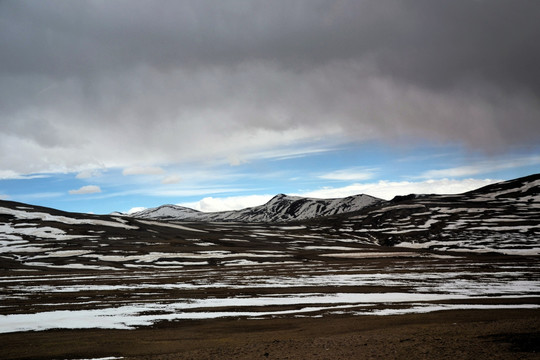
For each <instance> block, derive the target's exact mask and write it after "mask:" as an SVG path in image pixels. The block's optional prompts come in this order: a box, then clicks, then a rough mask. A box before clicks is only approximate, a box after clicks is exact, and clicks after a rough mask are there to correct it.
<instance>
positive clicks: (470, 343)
mask: <svg viewBox="0 0 540 360" xmlns="http://www.w3.org/2000/svg"><path fill="white" fill-rule="evenodd" d="M539 335H540V311H539V310H473V311H471V310H467V311H465V310H461V311H443V312H434V313H429V314H414V315H399V316H344V317H340V316H325V317H322V318H295V319H291V318H281V319H259V320H250V319H240V320H238V319H220V320H204V321H182V322H173V323H170V322H167V323H162V324H160V325H157V326H155V327H152V328H140V329H137V330H49V331H43V332H23V333H8V334H1V335H0V344H1V349H2V350H1V352H2V358H3V359H99V358H120V359H126V360H129V359H134V360H135V359H137V360H143V359H145V360H153V359H165V360H166V359H266V358H267V359H538V358H539V357H540V355H539V353H538V352H539V351H540V345H539V344H540V341H539V340H540V337H539Z"/></svg>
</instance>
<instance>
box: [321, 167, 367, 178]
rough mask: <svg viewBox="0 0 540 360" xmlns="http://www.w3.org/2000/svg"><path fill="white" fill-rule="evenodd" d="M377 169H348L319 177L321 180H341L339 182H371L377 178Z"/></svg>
mask: <svg viewBox="0 0 540 360" xmlns="http://www.w3.org/2000/svg"><path fill="white" fill-rule="evenodd" d="M375 172H376V169H364V168H357V167H353V168H348V169H341V170H336V171H332V172H329V173H326V174H323V175H319V176H318V177H319V178H320V179H325V180H339V181H362V180H369V179H372V178H373V177H374V176H375Z"/></svg>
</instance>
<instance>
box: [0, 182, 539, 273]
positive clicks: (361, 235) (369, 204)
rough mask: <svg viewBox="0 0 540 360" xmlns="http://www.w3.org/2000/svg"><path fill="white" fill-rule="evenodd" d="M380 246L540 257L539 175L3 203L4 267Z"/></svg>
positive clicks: (146, 262)
mask: <svg viewBox="0 0 540 360" xmlns="http://www.w3.org/2000/svg"><path fill="white" fill-rule="evenodd" d="M344 244H346V245H347V246H343V245H344ZM381 245H382V246H400V247H407V248H413V249H418V250H420V251H424V250H437V251H467V252H482V253H485V252H498V253H503V254H513V255H539V254H540V174H535V175H531V176H527V177H523V178H519V179H515V180H510V181H505V182H501V183H497V184H493V185H490V186H486V187H483V188H480V189H477V190H474V191H470V192H467V193H464V194H457V195H414V194H413V195H408V196H398V197H395V198H394V199H392V200H390V201H384V200H381V199H377V198H374V197H371V196H368V195H357V196H350V197H346V198H342V199H310V198H301V197H292V196H286V195H283V194H280V195H277V196H275V197H274V198H272V199H271V200H270V201H269V202H268V203H266V204H264V205H261V206H256V207H252V208H247V209H243V210H238V211H226V212H217V213H203V212H199V211H196V210H193V209H188V208H184V207H179V206H174V205H164V206H160V207H158V208H155V209H147V210H144V211H141V212H138V213H135V214H133V215H132V216H127V215H118V214H116V215H92V214H81V213H68V212H63V211H59V210H55V209H49V208H45V207H39V206H33V205H27V204H23V203H17V202H12V201H0V267H2V266H4V267H6V266H7V267H12V266H22V265H23V264H24V266H30V265H32V266H41V265H40V264H44V263H45V260H46V261H47V263H50V264H53V265H51V266H79V267H81V266H83V267H87V268H92V267H99V266H101V267H111V266H113V265H114V266H120V267H122V266H137V267H139V266H142V267H144V266H150V265H152V266H158V265H159V266H161V265H163V266H165V265H166V264H168V261H169V260H165V259H167V258H177V257H178V258H182V263H185V262H188V263H189V261H191V260H193V259H195V258H199V257H201V255H200V254H201V253H200V251H202V250H204V249H206V247H211V248H212V249H213V250H212V251H210V252H209V254H211V256H210V255H209V256H208V259H209V260H208V261H221V262H223V260H219V259H221V258H222V257H225V256H226V257H232V258H233V260H234V261H252V259H251V258H255V259H259V257H260V256H261V253H258V252H259V251H270V252H273V253H279V254H280V256H279V257H277V258H278V259H281V256H285V255H286V256H289V257H292V258H297V257H298V258H309V259H314V258H317V257H318V256H320V255H321V254H323V252H328V251H330V252H332V250H331V249H335V250H336V251H341V250H343V249H345V248H348V249H349V250H350V251H355V250H356V249H358V248H363V247H366V246H368V247H370V246H376V247H379V246H381ZM108 249H113V250H114V251H113V252H112V253H111V252H108ZM165 249H167V250H166V251H165ZM239 251H240V252H239ZM253 251H255V255H253V254H251V252H253ZM178 252H181V253H183V255H182V254H180V253H178ZM225 252H226V253H227V254H228V255H224V254H225ZM270 252H269V253H268V254H270ZM124 253H125V254H128V255H121V254H124ZM188 253H192V254H191V255H186V254H188ZM319 253H321V254H319ZM92 254H93V255H92ZM246 254H248V255H249V254H251V255H249V256H248V255H246ZM243 256H244V257H245V258H242V257H243ZM325 256H326V255H325ZM335 256H337V255H335ZM346 256H348V255H346ZM270 258H271V257H270ZM38 259H39V260H38ZM96 259H98V260H100V262H99V263H98V262H96ZM233 260H231V261H233ZM178 262H179V263H180V261H178ZM111 264H112V265H111ZM126 264H127V265H126ZM160 264H161V265H160Z"/></svg>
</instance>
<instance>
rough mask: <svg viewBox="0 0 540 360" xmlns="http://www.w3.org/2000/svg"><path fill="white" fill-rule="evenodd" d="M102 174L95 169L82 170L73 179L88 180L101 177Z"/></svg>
mask: <svg viewBox="0 0 540 360" xmlns="http://www.w3.org/2000/svg"><path fill="white" fill-rule="evenodd" d="M101 175H102V172H101V171H100V170H96V169H89V170H83V171H81V172H79V173H78V174H77V175H76V176H75V177H76V178H77V179H89V178H93V177H97V176H101Z"/></svg>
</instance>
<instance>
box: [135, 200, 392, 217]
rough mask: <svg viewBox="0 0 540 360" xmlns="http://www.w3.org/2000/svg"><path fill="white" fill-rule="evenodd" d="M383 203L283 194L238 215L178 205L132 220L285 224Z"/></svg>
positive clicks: (159, 208)
mask: <svg viewBox="0 0 540 360" xmlns="http://www.w3.org/2000/svg"><path fill="white" fill-rule="evenodd" d="M381 201H382V200H381V199H378V198H375V197H373V196H369V195H363V194H362V195H355V196H349V197H346V198H338V199H312V198H303V197H296V196H287V195H284V194H279V195H276V196H274V197H273V198H272V199H271V200H270V201H269V202H267V203H266V204H264V205H260V206H255V207H251V208H247V209H242V210H237V211H223V212H213V213H204V212H200V211H197V210H193V209H190V208H186V207H182V206H178V205H163V206H160V207H157V208H152V209H146V210H143V211H139V212H136V213H134V214H132V215H131V216H132V217H134V218H139V219H153V220H188V221H241V222H283V221H292V220H306V219H311V218H316V217H321V216H330V215H336V214H342V213H347V212H352V211H358V210H361V209H363V208H365V207H368V206H371V205H373V204H376V203H379V202H381Z"/></svg>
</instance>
